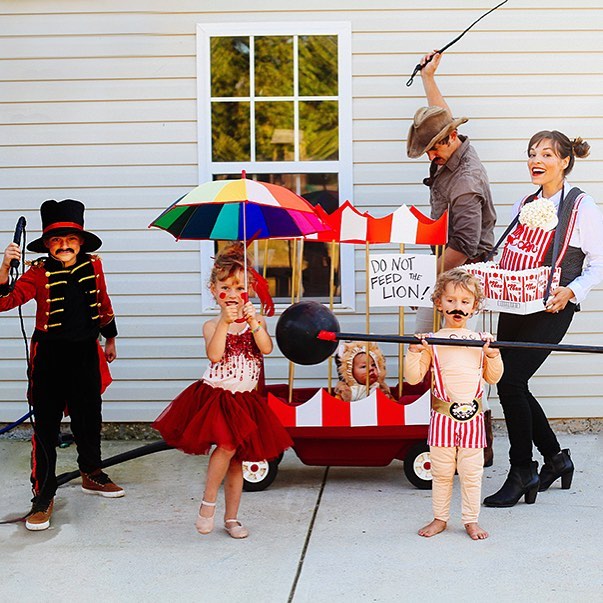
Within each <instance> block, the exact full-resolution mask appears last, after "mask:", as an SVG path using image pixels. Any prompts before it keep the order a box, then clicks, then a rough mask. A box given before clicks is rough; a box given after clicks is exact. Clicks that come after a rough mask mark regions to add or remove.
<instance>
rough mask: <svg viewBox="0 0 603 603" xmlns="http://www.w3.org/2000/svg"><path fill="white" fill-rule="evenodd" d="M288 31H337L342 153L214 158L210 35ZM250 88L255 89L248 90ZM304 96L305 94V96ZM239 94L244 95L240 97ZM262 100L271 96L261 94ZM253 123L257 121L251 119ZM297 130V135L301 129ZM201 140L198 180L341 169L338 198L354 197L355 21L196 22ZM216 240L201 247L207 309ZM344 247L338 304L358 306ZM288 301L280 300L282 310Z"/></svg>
mask: <svg viewBox="0 0 603 603" xmlns="http://www.w3.org/2000/svg"><path fill="white" fill-rule="evenodd" d="M218 35H219V36H228V37H233V36H262V35H273V36H287V35H337V40H338V43H337V48H338V54H339V56H338V64H337V68H338V76H337V81H338V96H337V97H325V99H327V100H328V99H330V98H331V99H335V100H337V101H338V107H339V155H338V157H339V159H337V160H334V161H279V162H271V161H248V162H222V161H221V162H214V161H212V158H211V157H212V156H211V140H212V136H211V119H210V116H211V89H210V88H211V53H210V38H211V37H214V36H218ZM250 92H251V93H252V91H250ZM292 98H293V99H297V98H300V97H295V96H294V97H292ZM301 98H302V99H303V97H301ZM236 100H238V101H241V100H245V97H237V98H236ZM262 100H270V99H269V98H264V97H262ZM252 126H253V124H252ZM295 136H296V137H297V136H298V133H297V129H296V130H295ZM197 140H198V151H199V182H207V181H208V180H212V179H213V174H215V173H222V174H232V175H233V178H240V174H241V169H245V170H246V171H247V172H248V173H250V174H255V173H275V172H276V173H278V171H279V168H282V169H283V170H284V172H285V173H302V174H303V173H307V174H309V173H324V172H337V173H338V175H339V199H340V204H342V203H343V202H344V201H345V200H346V199H349V200H350V201H351V202H352V203H353V179H352V26H351V23H349V22H340V21H333V22H314V21H308V22H299V23H288V22H285V23H279V22H270V23H268V22H266V23H198V24H197ZM296 146H297V145H296ZM214 243H215V242H214V241H202V242H201V245H200V253H201V280H202V283H201V284H202V286H201V302H202V308H203V312H208V311H211V310H213V309H215V307H216V304H215V300H214V299H213V297H212V295H211V294H210V292H209V290H208V288H207V283H208V281H209V276H210V272H211V267H212V263H213V260H212V256H213V255H214ZM339 249H340V261H341V269H340V279H339V280H340V283H341V301H340V302H339V303H337V304H335V307H336V308H338V309H345V310H352V311H353V310H355V297H356V286H355V266H354V245H351V244H343V245H340V246H339ZM286 307H287V304H278V305H277V309H278V310H283V309H284V308H286Z"/></svg>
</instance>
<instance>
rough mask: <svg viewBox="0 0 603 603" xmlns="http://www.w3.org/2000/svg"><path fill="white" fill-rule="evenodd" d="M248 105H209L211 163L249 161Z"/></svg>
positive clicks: (246, 103) (214, 103)
mask: <svg viewBox="0 0 603 603" xmlns="http://www.w3.org/2000/svg"><path fill="white" fill-rule="evenodd" d="M249 123H250V122H249V103H248V102H240V103H220V102H213V103H212V105H211V144H212V153H211V154H212V161H249V160H250V159H251V155H250V153H251V143H250V128H249Z"/></svg>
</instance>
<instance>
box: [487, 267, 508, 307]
mask: <svg viewBox="0 0 603 603" xmlns="http://www.w3.org/2000/svg"><path fill="white" fill-rule="evenodd" d="M486 290H487V292H488V293H487V294H486V297H488V298H489V299H497V300H498V299H504V298H505V277H504V270H501V269H500V268H497V267H493V268H491V269H490V270H489V271H488V272H487V273H486Z"/></svg>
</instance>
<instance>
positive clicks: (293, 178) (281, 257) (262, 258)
mask: <svg viewBox="0 0 603 603" xmlns="http://www.w3.org/2000/svg"><path fill="white" fill-rule="evenodd" d="M214 178H215V179H216V180H223V179H225V178H228V179H232V178H236V176H235V175H232V174H229V175H226V174H216V175H215V176H214ZM247 178H251V179H253V180H258V181H261V182H270V183H272V184H279V185H280V186H285V187H287V188H288V189H290V190H292V191H296V192H297V191H300V192H301V195H302V196H303V197H304V198H305V199H307V200H308V201H309V202H310V203H311V204H312V205H317V204H318V203H320V205H322V206H323V208H324V209H325V210H327V212H328V213H331V212H332V211H334V210H335V209H336V208H337V207H338V206H339V198H338V197H339V195H338V185H337V174H253V175H252V174H247ZM229 244H230V243H226V242H217V243H216V252H218V250H221V249H222V248H223V247H224V246H225V245H229ZM295 244H296V243H295V242H294V241H280V240H274V239H264V240H258V241H254V242H253V244H252V245H250V246H249V249H248V252H249V258H250V261H251V263H252V265H254V266H255V267H256V269H257V271H258V272H259V273H260V274H265V275H266V280H267V281H268V287H269V290H270V295H272V297H273V298H274V301H275V302H277V303H285V304H289V303H290V302H291V284H292V278H291V275H292V273H293V270H292V268H291V267H292V265H293V261H294V258H297V262H296V266H297V268H296V270H295V274H296V283H295V293H296V296H298V295H299V287H300V280H301V286H302V291H303V292H302V297H304V298H306V299H310V298H311V299H316V300H318V301H321V302H328V301H329V295H330V290H331V285H330V283H331V262H335V265H334V281H333V295H334V301H335V302H336V303H337V302H339V301H340V295H341V292H340V282H339V261H340V260H339V247H340V246H339V245H331V244H330V243H321V242H310V241H305V242H304V252H303V259H302V262H301V279H300V261H299V255H298V254H299V246H298V248H297V252H296V251H295V250H294V245H295ZM297 245H299V243H297ZM333 250H334V257H333ZM253 302H254V303H255V304H256V305H257V299H254V300H253Z"/></svg>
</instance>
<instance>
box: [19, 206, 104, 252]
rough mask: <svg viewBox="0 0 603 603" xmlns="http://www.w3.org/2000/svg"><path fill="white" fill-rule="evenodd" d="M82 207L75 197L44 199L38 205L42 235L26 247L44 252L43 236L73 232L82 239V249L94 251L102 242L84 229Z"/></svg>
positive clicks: (45, 249)
mask: <svg viewBox="0 0 603 603" xmlns="http://www.w3.org/2000/svg"><path fill="white" fill-rule="evenodd" d="M84 209H85V207H84V204H83V203H82V202H81V201H76V200H75V199H64V200H63V201H55V200H54V199H50V200H48V201H44V203H42V206H41V207H40V215H41V216H42V236H41V237H40V238H39V239H36V240H35V241H32V242H31V243H30V244H29V245H28V246H27V249H28V250H29V251H35V252H37V253H45V252H46V251H48V249H47V248H46V246H45V245H44V239H45V238H47V237H52V236H59V237H60V236H64V235H66V234H71V233H75V234H78V235H80V236H81V237H82V239H84V243H83V245H82V247H81V249H82V251H85V252H90V251H96V250H97V249H98V248H99V247H100V246H101V245H102V244H103V242H102V241H101V240H100V239H99V238H98V237H97V236H96V235H95V234H92V233H91V232H87V231H85V230H84Z"/></svg>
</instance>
